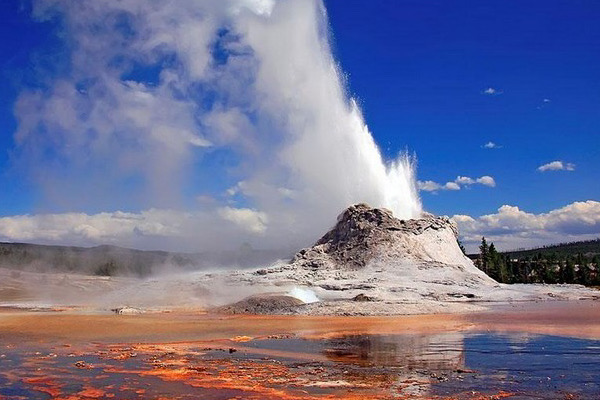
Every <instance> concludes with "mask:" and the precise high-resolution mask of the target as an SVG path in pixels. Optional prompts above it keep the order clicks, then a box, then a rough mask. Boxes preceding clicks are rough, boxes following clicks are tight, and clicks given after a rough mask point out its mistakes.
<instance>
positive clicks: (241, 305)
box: [214, 294, 304, 314]
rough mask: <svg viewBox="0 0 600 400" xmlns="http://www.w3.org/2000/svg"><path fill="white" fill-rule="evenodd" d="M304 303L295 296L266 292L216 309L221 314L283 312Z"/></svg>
mask: <svg viewBox="0 0 600 400" xmlns="http://www.w3.org/2000/svg"><path fill="white" fill-rule="evenodd" d="M303 304H304V302H303V301H301V300H298V299H296V298H295V297H291V296H277V295H268V294H265V295H254V296H250V297H247V298H245V299H243V300H241V301H238V302H237V303H233V304H229V305H226V306H223V307H219V308H217V309H215V310H214V311H215V312H217V313H220V314H283V313H285V312H287V311H288V310H290V309H293V308H296V307H298V306H301V305H303Z"/></svg>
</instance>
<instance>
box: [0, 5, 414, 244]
mask: <svg viewBox="0 0 600 400" xmlns="http://www.w3.org/2000/svg"><path fill="white" fill-rule="evenodd" d="M34 17H35V18H37V19H39V20H52V21H54V22H56V23H57V25H59V26H60V27H61V28H60V30H61V32H59V34H60V35H61V36H60V37H62V38H64V42H65V43H64V44H65V48H66V50H65V51H66V52H67V53H68V54H69V57H68V63H67V64H66V65H62V66H61V67H60V68H55V69H54V70H53V71H51V72H48V73H47V78H48V79H47V80H46V81H45V82H44V84H43V85H41V86H40V87H39V88H36V89H27V90H24V91H23V92H22V93H21V94H20V96H19V98H18V101H17V104H16V106H15V114H16V117H17V120H18V130H17V132H16V136H15V138H16V142H17V153H16V154H17V160H18V162H19V165H20V166H21V167H22V168H25V169H26V170H27V171H28V173H29V174H30V176H32V178H33V179H34V180H35V182H37V183H38V184H39V185H40V187H41V188H42V189H43V192H44V195H45V199H46V201H47V202H49V203H51V204H53V208H51V209H50V210H52V211H54V214H52V215H40V216H32V217H25V216H23V217H15V218H12V219H10V221H8V220H6V221H4V222H5V223H11V224H12V225H10V226H11V229H10V230H8V231H7V230H5V231H4V232H1V233H0V235H1V236H4V237H5V238H8V239H11V238H16V237H19V235H21V236H23V235H22V233H23V232H22V231H23V230H26V231H27V232H29V233H32V232H35V230H36V226H37V225H39V224H47V223H48V221H52V220H54V221H58V220H60V221H63V224H66V225H63V226H61V227H59V228H58V229H55V230H54V231H52V235H53V236H52V235H50V236H48V237H46V238H41V239H42V240H46V241H52V242H74V241H76V242H81V241H84V242H86V243H96V242H107V241H111V238H112V241H118V242H120V243H125V244H129V245H135V246H137V247H144V246H156V245H157V243H161V244H162V245H163V246H171V247H173V246H175V245H173V244H172V243H169V242H168V241H164V240H161V239H162V238H172V239H174V242H175V241H180V240H183V238H185V240H186V242H185V246H187V248H188V249H194V250H199V249H201V248H202V247H204V246H211V247H212V248H214V246H217V247H219V246H223V243H231V244H232V245H234V246H236V245H239V243H241V242H244V241H247V242H250V243H252V244H256V245H258V246H261V247H281V246H297V245H304V244H308V243H310V242H311V241H313V240H314V239H315V238H316V236H317V235H319V234H320V233H321V232H322V231H323V230H324V229H326V228H327V227H328V226H329V225H331V224H332V223H333V218H334V216H335V215H336V214H337V213H339V212H340V211H341V210H342V209H343V208H345V207H346V206H348V205H350V204H352V203H356V202H367V203H369V204H371V205H373V206H380V207H386V208H389V209H391V210H392V211H393V212H394V214H395V215H396V216H397V217H400V218H413V217H417V216H419V215H420V213H421V204H420V200H419V197H418V194H417V189H416V186H415V180H414V171H413V163H412V161H411V160H410V159H409V158H408V157H406V156H400V157H399V158H398V159H397V160H395V161H393V162H391V163H386V162H384V160H383V159H382V156H381V153H380V151H379V149H378V147H377V145H376V144H375V142H374V140H373V137H372V136H371V134H370V132H369V130H368V128H367V126H366V125H365V123H364V120H363V117H362V115H361V112H360V110H359V108H358V106H357V104H356V102H355V101H353V100H352V99H350V98H349V97H348V95H347V93H346V92H345V87H344V84H343V77H342V76H341V72H340V69H339V68H338V65H337V64H336V61H335V60H334V58H333V56H332V52H331V48H330V41H329V28H328V23H327V15H326V10H325V7H324V5H323V3H322V1H321V0H287V1H275V0H201V1H199V0H179V1H177V2H174V1H168V0H155V1H151V2H149V1H146V0H123V1H113V0H83V1H69V2H65V1H59V0H38V1H36V2H35V3H34ZM57 210H58V211H59V213H58V214H57V213H56V211H57ZM90 210H101V211H103V210H112V211H116V210H133V211H134V212H130V213H121V212H107V213H97V214H93V215H89V214H87V213H88V212H90ZM67 211H68V212H69V213H65V214H62V213H63V212H67ZM73 212H76V213H73ZM154 217H156V218H154ZM71 221H72V222H71ZM123 221H124V222H123ZM136 221H137V222H136ZM69 224H71V225H69ZM50 230H51V229H50ZM46 231H48V229H46ZM113 231H115V232H117V233H114V234H113ZM32 235H33V236H35V234H34V233H32ZM82 235H83V236H82ZM149 237H150V238H152V239H151V240H150V239H148V238H149ZM28 238H29V239H30V240H35V239H36V238H35V237H28ZM180 244H181V243H180ZM175 247H181V246H175Z"/></svg>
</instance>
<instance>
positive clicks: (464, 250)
mask: <svg viewBox="0 0 600 400" xmlns="http://www.w3.org/2000/svg"><path fill="white" fill-rule="evenodd" d="M456 242H457V243H458V248H459V249H460V251H462V253H463V254H464V255H465V256H466V255H467V249H465V246H463V244H462V243H461V242H460V240H458V239H456Z"/></svg>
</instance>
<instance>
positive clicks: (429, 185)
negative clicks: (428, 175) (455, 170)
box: [417, 181, 442, 192]
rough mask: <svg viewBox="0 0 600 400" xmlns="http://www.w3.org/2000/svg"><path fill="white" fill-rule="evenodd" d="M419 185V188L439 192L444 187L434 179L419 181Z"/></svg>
mask: <svg viewBox="0 0 600 400" xmlns="http://www.w3.org/2000/svg"><path fill="white" fill-rule="evenodd" d="M417 185H418V187H419V190H422V191H425V192H437V191H438V190H440V189H441V188H442V185H440V184H439V183H437V182H434V181H418V182H417Z"/></svg>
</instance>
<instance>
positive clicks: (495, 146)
mask: <svg viewBox="0 0 600 400" xmlns="http://www.w3.org/2000/svg"><path fill="white" fill-rule="evenodd" d="M481 147H483V148H484V149H501V148H502V146H499V145H498V144H496V143H494V142H491V141H490V142H487V143H486V144H484V145H483V146H481Z"/></svg>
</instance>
